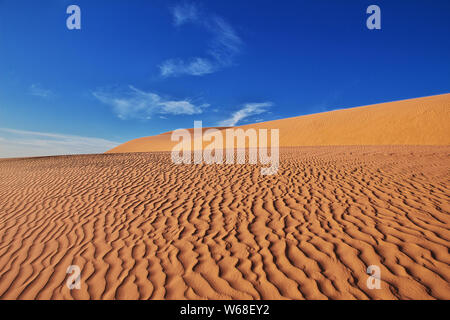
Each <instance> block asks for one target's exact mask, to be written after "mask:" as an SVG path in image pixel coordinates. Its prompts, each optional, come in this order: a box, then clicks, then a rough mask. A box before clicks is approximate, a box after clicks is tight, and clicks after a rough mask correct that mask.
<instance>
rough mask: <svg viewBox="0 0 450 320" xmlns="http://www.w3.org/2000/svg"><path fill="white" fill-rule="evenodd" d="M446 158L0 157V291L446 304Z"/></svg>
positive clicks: (372, 152)
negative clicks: (272, 171)
mask: <svg viewBox="0 0 450 320" xmlns="http://www.w3.org/2000/svg"><path fill="white" fill-rule="evenodd" d="M449 155H450V148H449V147H299V148H286V149H283V150H282V152H281V155H280V157H281V163H280V169H279V172H278V174H277V175H274V176H261V175H260V170H259V167H258V166H253V165H234V166H230V165H178V166H177V165H174V164H172V163H171V161H170V156H169V154H167V153H137V154H109V155H87V156H64V157H43V158H32V159H13V160H0V298H2V299H379V298H384V299H432V298H438V299H450V284H449V280H450V255H449V245H450V230H449V229H450V216H449V213H450V196H449V195H450V190H449V186H450V183H449V182H450V160H449V159H450V158H449ZM72 264H76V265H79V266H80V268H81V289H80V290H72V291H70V290H69V289H68V288H67V287H66V286H65V282H66V280H67V277H68V275H67V274H66V269H67V267H68V266H69V265H72ZM369 265H379V266H380V268H381V280H382V281H381V289H380V290H370V289H368V288H367V286H366V280H367V278H368V275H367V274H366V273H365V271H366V268H367V266H369Z"/></svg>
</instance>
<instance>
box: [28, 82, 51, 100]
mask: <svg viewBox="0 0 450 320" xmlns="http://www.w3.org/2000/svg"><path fill="white" fill-rule="evenodd" d="M29 93H30V94H31V95H32V96H36V97H41V98H49V97H51V96H53V92H52V91H51V90H49V89H45V88H43V87H42V86H41V85H40V84H38V83H33V84H32V85H31V86H30V88H29Z"/></svg>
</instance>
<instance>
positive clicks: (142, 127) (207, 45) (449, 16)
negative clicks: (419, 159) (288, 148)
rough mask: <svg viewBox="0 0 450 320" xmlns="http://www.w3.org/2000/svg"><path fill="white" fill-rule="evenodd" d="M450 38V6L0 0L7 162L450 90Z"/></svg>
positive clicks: (1, 108)
mask: <svg viewBox="0 0 450 320" xmlns="http://www.w3.org/2000/svg"><path fill="white" fill-rule="evenodd" d="M70 4H76V5H78V6H79V7H80V8H81V30H68V28H67V27H66V19H67V17H69V15H68V14H67V13H66V8H67V7H68V5H70ZM371 4H376V5H378V6H379V7H380V8H381V30H368V29H367V27H366V19H367V17H368V16H369V15H368V14H366V8H367V7H368V6H369V5H371ZM449 39H450V1H448V0H444V1H439V0H434V1H426V0H423V1H401V0H395V1H394V0H389V1H362V0H359V1H356V0H355V1H351V0H347V1H336V0H329V1H322V0H314V1H312V0H311V1H293V0H292V1H268V0H259V1H237V0H235V1H231V0H228V1H225V0H220V1H219V0H215V1H206V0H205V1H164V0H153V1H144V0H142V1H140V0H135V1H126V0H72V1H65V0H41V1H36V0H28V1H26V0H0V157H2V156H3V157H6V156H22V155H40V154H58V153H83V152H103V151H106V150H107V149H108V148H109V147H111V146H113V145H114V144H115V143H121V142H125V141H128V140H130V139H133V138H138V137H142V136H150V135H154V134H158V133H161V132H165V131H169V130H172V129H176V128H185V127H192V126H193V121H194V120H202V121H203V125H204V126H214V125H219V124H222V125H239V124H245V123H251V122H256V121H266V120H273V119H279V118H286V117H293V116H298V115H304V114H311V113H317V112H324V111H327V110H333V109H340V108H347V107H354V106H360V105H367V104H373V103H378V102H386V101H392V100H400V99H406V98H414V97H421V96H428V95H434V94H441V93H448V92H450V40H449Z"/></svg>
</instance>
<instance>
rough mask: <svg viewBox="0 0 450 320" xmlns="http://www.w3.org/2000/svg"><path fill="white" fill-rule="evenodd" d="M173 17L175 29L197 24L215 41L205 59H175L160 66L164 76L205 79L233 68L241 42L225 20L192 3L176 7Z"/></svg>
mask: <svg viewBox="0 0 450 320" xmlns="http://www.w3.org/2000/svg"><path fill="white" fill-rule="evenodd" d="M172 15H173V21H174V25H175V26H176V27H180V26H182V25H184V24H187V23H193V24H197V25H200V26H202V27H203V28H204V29H206V30H207V31H209V32H210V33H211V34H212V39H211V41H210V43H209V46H208V48H207V50H206V52H205V56H204V57H192V58H188V59H181V58H173V59H168V60H166V61H164V62H162V63H161V64H160V65H159V69H160V74H161V76H163V77H176V76H181V75H192V76H203V75H205V74H210V73H214V72H216V71H218V70H220V69H222V68H225V67H229V66H231V65H233V63H234V59H235V57H236V55H237V54H238V53H239V52H240V50H241V47H242V40H241V39H240V38H239V36H238V35H237V34H236V32H235V31H234V29H233V27H231V25H229V24H228V23H227V22H226V21H225V20H224V19H222V18H221V17H219V16H216V15H210V14H206V13H203V12H200V10H199V8H198V7H197V6H196V5H195V4H193V3H183V4H179V5H177V6H175V7H174V8H172Z"/></svg>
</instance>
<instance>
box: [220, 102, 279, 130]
mask: <svg viewBox="0 0 450 320" xmlns="http://www.w3.org/2000/svg"><path fill="white" fill-rule="evenodd" d="M272 105H273V103H272V102H261V103H246V104H244V105H243V107H242V108H241V109H240V110H238V111H236V112H234V113H233V114H232V115H231V117H230V118H228V119H225V120H223V121H221V122H220V123H219V126H222V127H232V126H235V125H236V124H238V123H239V122H240V121H243V120H244V119H245V118H248V117H251V116H254V115H257V114H261V113H264V112H266V111H267V110H268V108H269V107H271V106H272Z"/></svg>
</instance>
